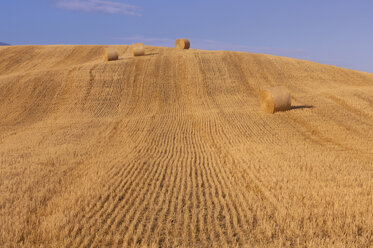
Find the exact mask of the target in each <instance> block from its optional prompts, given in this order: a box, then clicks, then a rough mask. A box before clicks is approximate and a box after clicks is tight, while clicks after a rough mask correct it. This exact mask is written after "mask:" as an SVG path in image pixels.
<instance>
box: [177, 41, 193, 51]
mask: <svg viewBox="0 0 373 248" xmlns="http://www.w3.org/2000/svg"><path fill="white" fill-rule="evenodd" d="M175 48H177V49H180V50H184V49H189V48H190V41H189V40H188V39H177V40H176V41H175Z"/></svg>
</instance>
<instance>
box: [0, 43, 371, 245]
mask: <svg viewBox="0 0 373 248" xmlns="http://www.w3.org/2000/svg"><path fill="white" fill-rule="evenodd" d="M115 48H116V49H117V50H118V51H119V53H120V59H119V60H118V61H112V62H106V63H105V62H103V61H102V59H101V49H102V46H14V47H1V48H0V195H1V197H0V244H3V245H0V246H5V247H19V246H21V245H24V246H26V247H30V246H37V247H39V246H41V245H44V246H46V247H48V246H55V247H61V246H63V247H81V246H83V247H89V246H93V247H132V246H138V247H211V246H214V247H248V246H249V247H263V246H272V247H280V246H286V247H289V246H292V247H297V246H302V247H304V246H306V247H320V246H324V247H325V246H333V247H338V246H343V247H351V246H359V245H360V246H361V247H366V246H369V245H373V211H372V205H373V194H372V192H373V180H372V179H373V162H372V161H373V149H372V147H373V74H369V73H362V72H357V71H352V70H347V69H341V68H338V67H334V66H328V65H321V64H317V63H313V62H308V61H302V60H296V59H291V58H285V57H277V56H270V55H263V54H248V53H238V52H225V51H201V50H193V49H192V50H188V51H178V50H175V49H172V48H161V47H147V54H148V55H146V56H143V57H136V58H134V57H131V56H130V49H129V47H128V46H115ZM274 85H285V86H287V88H288V89H289V90H290V92H291V94H292V102H293V108H292V110H290V111H287V112H281V113H276V114H273V115H271V114H265V113H262V111H261V110H260V106H259V102H258V94H259V91H260V90H261V89H262V88H264V87H267V86H274Z"/></svg>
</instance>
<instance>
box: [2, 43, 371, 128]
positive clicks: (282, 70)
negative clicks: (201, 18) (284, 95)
mask: <svg viewBox="0 0 373 248" xmlns="http://www.w3.org/2000/svg"><path fill="white" fill-rule="evenodd" d="M103 47H106V46H98V45H91V46H83V45H73V46H64V45H56V46H54V45H53V46H11V47H2V48H0V89H2V90H0V92H1V93H0V101H1V106H2V107H0V117H1V118H3V119H2V120H3V121H4V120H6V119H8V120H9V121H10V123H11V121H12V120H13V121H15V120H16V119H17V118H21V117H20V116H22V115H24V114H25V111H24V110H25V109H27V104H28V103H27V101H13V100H11V99H29V100H30V101H36V99H37V101H39V102H38V104H37V106H35V108H37V109H39V108H41V109H39V110H41V111H35V113H34V114H36V113H37V114H38V115H49V114H52V113H54V114H57V113H56V111H57V112H61V111H66V112H65V114H68V113H69V111H67V110H68V109H69V108H70V107H71V106H72V105H79V106H86V104H87V103H86V102H87V101H92V100H93V99H96V100H95V101H97V104H99V103H100V102H102V101H104V100H105V99H104V97H105V96H104V95H102V94H99V91H100V90H103V89H102V87H103V85H104V84H108V82H110V87H109V88H111V90H112V91H111V92H112V95H109V96H106V97H109V98H112V99H111V100H110V101H113V102H112V103H111V104H113V106H116V107H115V108H107V109H106V110H103V111H104V112H102V113H101V114H102V115H105V116H106V115H112V114H114V113H117V114H118V111H119V109H118V108H119V107H120V108H122V107H123V108H126V105H127V107H128V104H131V103H130V102H126V101H125V100H124V99H128V98H130V97H133V96H131V95H130V94H133V92H129V91H123V90H122V89H123V87H127V86H129V85H132V84H133V87H135V88H136V87H140V85H142V86H141V87H147V88H151V89H152V90H153V91H154V92H155V93H156V94H157V99H154V100H155V101H159V100H161V101H166V100H167V99H160V98H159V97H160V96H161V95H169V99H173V98H176V99H177V100H176V102H174V104H176V105H172V104H171V103H170V105H165V106H164V107H166V108H172V107H175V106H178V105H177V104H178V101H181V99H183V98H185V97H189V96H188V94H190V93H191V91H190V89H191V88H193V89H195V90H197V92H198V89H202V88H208V90H207V91H208V93H209V94H211V96H213V97H217V101H220V100H224V101H228V103H229V105H232V106H233V107H235V108H238V107H240V106H241V107H242V103H240V104H238V103H237V104H235V102H234V101H236V100H237V99H236V98H237V97H238V98H247V99H249V102H248V103H247V104H248V105H247V106H246V107H249V108H251V110H252V111H254V110H255V109H256V108H257V107H258V106H257V96H258V94H259V91H260V90H261V89H263V88H264V87H269V86H275V85H284V86H286V87H287V88H288V89H289V90H290V91H291V93H292V96H294V97H293V98H294V99H293V100H295V103H296V102H297V100H298V101H299V103H300V104H302V101H300V97H297V96H304V95H308V96H315V95H317V94H318V93H317V92H323V91H332V90H333V89H338V90H340V89H343V88H346V87H357V86H361V87H366V86H372V84H373V74H369V73H364V72H358V71H353V70H348V69H342V68H338V67H335V66H329V65H323V64H318V63H313V62H309V61H304V60H299V59H292V58H286V57H278V56H272V55H265V54H250V53H243V52H227V51H204V50H195V49H191V50H188V51H183V50H181V51H180V50H177V49H174V48H165V47H150V46H147V47H146V53H147V55H145V56H143V57H137V58H134V57H132V55H131V51H130V46H126V45H118V46H113V47H114V48H115V49H117V51H118V53H119V60H117V61H112V62H108V63H105V62H103V61H102V58H101V51H102V48H103ZM206 82H208V85H206ZM66 87H69V91H62V92H63V93H62V92H61V90H62V89H64V88H66ZM92 87H93V89H96V90H97V91H92V90H90V89H91V88H92ZM176 89H177V91H176V92H174V91H175V90H176ZM105 90H106V89H105ZM137 90H140V89H137ZM85 91H86V94H85V97H82V98H76V97H75V96H76V94H78V93H79V92H85ZM36 92H39V93H36ZM42 92H43V94H44V93H45V92H48V94H46V95H40V94H42ZM174 93H175V94H176V95H172V94H174ZM61 94H64V95H63V96H62V95H61ZM170 94H171V95H170ZM114 96H115V97H114ZM178 96H183V97H182V98H178ZM61 97H62V98H63V99H64V101H63V103H59V104H61V105H60V106H58V108H54V109H52V108H51V106H50V103H51V101H57V102H58V99H60V98H61ZM113 97H114V98H113ZM154 97H155V96H154ZM193 97H194V96H193ZM189 98H190V97H189ZM233 99H236V100H234V101H232V100H233ZM189 100H190V99H189ZM7 101H8V103H7V104H4V103H5V102H7ZM76 101H79V102H76ZM250 102H251V105H250ZM179 104H187V103H186V102H183V103H181V102H180V103H179ZM9 109H13V110H12V112H13V113H12V114H10V115H9V113H8V111H9ZM47 110H48V111H51V113H49V112H48V111H47ZM17 111H20V113H19V115H18V117H17V118H15V117H14V118H15V119H12V118H11V117H10V116H16V113H17ZM83 112H84V115H86V114H88V115H89V114H92V113H88V112H87V111H83ZM83 112H80V114H83ZM32 116H33V115H27V117H25V118H32ZM39 117H40V116H39Z"/></svg>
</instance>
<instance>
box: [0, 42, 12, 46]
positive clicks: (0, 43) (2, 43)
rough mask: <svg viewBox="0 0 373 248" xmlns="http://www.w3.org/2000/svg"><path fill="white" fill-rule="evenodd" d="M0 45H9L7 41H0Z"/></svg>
mask: <svg viewBox="0 0 373 248" xmlns="http://www.w3.org/2000/svg"><path fill="white" fill-rule="evenodd" d="M0 46H10V45H9V44H8V43H5V42H1V41H0Z"/></svg>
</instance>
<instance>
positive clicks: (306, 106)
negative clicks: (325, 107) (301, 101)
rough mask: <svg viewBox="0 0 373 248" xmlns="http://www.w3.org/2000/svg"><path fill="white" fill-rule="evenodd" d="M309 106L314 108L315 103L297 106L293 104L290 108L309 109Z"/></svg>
mask: <svg viewBox="0 0 373 248" xmlns="http://www.w3.org/2000/svg"><path fill="white" fill-rule="evenodd" d="M308 108H314V106H313V105H296V106H291V107H290V110H293V109H308Z"/></svg>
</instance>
